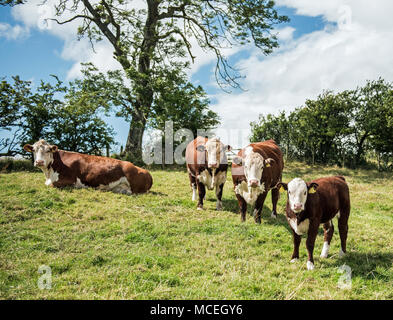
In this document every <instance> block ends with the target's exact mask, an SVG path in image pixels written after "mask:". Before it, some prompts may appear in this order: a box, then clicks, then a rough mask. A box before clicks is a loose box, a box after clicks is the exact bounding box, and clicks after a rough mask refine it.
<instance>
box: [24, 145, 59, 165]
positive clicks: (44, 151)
mask: <svg viewBox="0 0 393 320" xmlns="http://www.w3.org/2000/svg"><path fill="white" fill-rule="evenodd" d="M23 149H25V150H26V151H28V152H32V153H33V155H34V166H35V167H38V168H41V169H45V168H48V166H49V165H50V164H51V163H52V162H53V153H54V152H56V151H57V150H58V149H57V146H55V145H50V144H48V143H47V142H46V141H45V140H39V141H37V142H36V143H34V144H33V145H31V144H26V145H25V146H24V147H23Z"/></svg>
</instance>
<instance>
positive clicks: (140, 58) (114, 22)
mask: <svg viewBox="0 0 393 320" xmlns="http://www.w3.org/2000/svg"><path fill="white" fill-rule="evenodd" d="M2 2H8V3H15V2H21V1H2ZM44 2H45V1H44ZM141 6H142V7H141ZM55 8H56V16H57V17H56V19H55V20H56V21H57V22H58V23H59V24H66V23H69V22H71V21H74V20H79V21H80V27H79V29H78V36H80V37H83V36H86V37H88V38H89V39H90V40H91V43H92V44H94V43H95V42H96V41H99V40H102V39H107V40H108V41H109V42H110V44H111V45H112V47H113V53H114V58H115V59H116V60H117V61H118V62H119V63H120V65H121V66H122V68H123V70H124V72H125V75H126V76H127V77H128V79H129V80H130V82H131V93H132V94H131V95H130V97H129V101H128V103H129V105H128V106H127V108H126V109H127V113H129V116H128V117H129V118H130V119H131V120H130V129H129V134H128V139H127V143H126V148H125V151H126V152H128V153H130V154H131V155H133V157H135V158H139V157H140V155H141V150H142V148H141V147H142V136H143V132H144V130H145V127H146V124H147V122H148V121H149V119H150V117H151V116H152V112H151V108H152V105H153V102H154V97H155V93H154V91H153V88H154V87H156V86H155V84H154V82H155V81H157V80H158V78H159V76H162V74H165V73H166V70H168V73H170V71H171V70H173V68H178V69H179V68H181V69H184V68H187V67H189V63H190V62H191V61H192V62H193V61H194V59H195V47H193V46H192V43H194V44H195V46H196V45H197V46H199V47H201V48H202V49H203V50H204V51H205V52H213V53H214V55H215V56H216V58H217V60H216V61H217V63H216V79H217V82H218V83H219V84H220V86H221V87H223V88H224V89H225V88H228V86H229V87H238V86H239V83H238V80H239V78H240V76H241V75H240V74H239V73H238V72H237V70H235V69H234V68H232V67H231V65H230V64H229V63H228V60H227V59H226V57H225V56H224V53H223V49H224V48H228V47H233V46H237V45H246V44H248V43H252V44H253V45H255V46H256V47H258V48H259V49H260V50H261V51H262V53H264V54H270V53H271V52H272V50H273V48H275V47H277V46H278V42H277V38H276V36H275V34H274V32H273V27H274V25H276V24H279V23H281V22H285V21H288V18H287V17H286V16H280V15H279V14H278V13H277V11H276V9H275V3H274V1H271V0H216V1H213V0H204V1H200V0H145V1H142V0H138V1H125V0H105V1H89V0H73V1H69V0H58V1H56V5H55Z"/></svg>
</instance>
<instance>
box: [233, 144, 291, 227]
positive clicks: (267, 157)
mask: <svg viewBox="0 0 393 320" xmlns="http://www.w3.org/2000/svg"><path fill="white" fill-rule="evenodd" d="M283 168H284V160H283V156H282V152H281V150H280V148H279V147H278V146H277V144H276V143H275V142H274V141H273V140H268V141H264V142H258V143H251V144H250V145H249V146H247V147H246V148H244V149H242V150H240V151H239V152H238V154H237V156H236V157H234V158H233V160H232V179H233V184H234V188H235V194H236V197H237V200H238V202H239V207H240V214H241V221H245V220H246V212H247V204H250V205H253V204H254V203H255V209H254V219H255V222H256V223H261V212H262V208H263V204H264V202H265V199H266V196H267V193H268V192H269V190H272V203H273V211H272V217H273V218H276V217H277V201H278V198H279V195H280V194H279V191H278V189H277V184H278V183H279V182H280V181H281V176H282V170H283Z"/></svg>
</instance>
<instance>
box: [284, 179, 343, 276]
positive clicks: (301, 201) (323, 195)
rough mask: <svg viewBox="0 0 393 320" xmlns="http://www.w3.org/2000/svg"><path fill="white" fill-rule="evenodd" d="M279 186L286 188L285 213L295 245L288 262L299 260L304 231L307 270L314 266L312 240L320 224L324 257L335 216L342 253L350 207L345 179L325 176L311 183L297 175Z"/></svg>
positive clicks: (328, 245)
mask: <svg viewBox="0 0 393 320" xmlns="http://www.w3.org/2000/svg"><path fill="white" fill-rule="evenodd" d="M280 186H282V187H283V189H284V190H287V191H288V198H287V206H286V216H287V220H288V223H289V225H290V226H291V229H292V232H293V244H294V249H293V254H292V258H291V259H292V260H291V262H294V261H296V260H298V259H299V246H300V240H301V235H303V234H305V233H307V241H306V247H307V251H308V261H307V269H308V270H312V269H314V259H313V251H314V243H315V239H316V237H317V234H318V228H319V225H320V224H321V223H322V224H323V229H324V243H323V249H322V253H321V258H327V256H328V253H329V247H330V241H331V240H332V237H333V232H334V227H333V223H332V219H333V218H334V217H335V216H336V215H337V218H338V230H339V233H340V239H341V250H340V256H343V255H344V254H345V252H346V243H347V234H348V218H349V212H350V209H351V205H350V200H349V189H348V185H347V183H346V182H345V178H344V177H341V176H336V177H327V178H320V179H317V180H313V181H311V182H310V183H306V182H304V181H303V180H302V179H299V178H296V179H293V180H292V181H291V182H289V183H288V184H286V183H280ZM280 188H281V187H280Z"/></svg>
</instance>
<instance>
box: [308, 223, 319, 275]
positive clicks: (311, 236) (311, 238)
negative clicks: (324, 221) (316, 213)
mask: <svg viewBox="0 0 393 320" xmlns="http://www.w3.org/2000/svg"><path fill="white" fill-rule="evenodd" d="M318 226H319V225H318V224H317V223H311V222H310V227H309V229H308V234H307V240H306V248H307V253H308V261H307V269H308V270H313V269H314V256H313V253H314V245H315V239H316V238H317V234H318Z"/></svg>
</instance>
